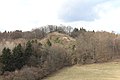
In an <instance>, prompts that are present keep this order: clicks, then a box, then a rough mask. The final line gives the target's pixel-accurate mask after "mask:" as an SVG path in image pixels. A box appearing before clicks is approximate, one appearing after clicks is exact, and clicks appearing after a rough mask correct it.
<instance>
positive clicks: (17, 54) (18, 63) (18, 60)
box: [13, 44, 25, 69]
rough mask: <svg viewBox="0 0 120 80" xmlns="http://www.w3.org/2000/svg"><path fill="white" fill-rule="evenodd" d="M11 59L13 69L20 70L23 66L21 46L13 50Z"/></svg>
mask: <svg viewBox="0 0 120 80" xmlns="http://www.w3.org/2000/svg"><path fill="white" fill-rule="evenodd" d="M13 59H14V64H15V67H16V68H17V69H21V68H22V67H23V65H24V64H25V61H24V57H23V49H22V46H21V44H19V45H18V46H16V47H15V48H14V49H13Z"/></svg>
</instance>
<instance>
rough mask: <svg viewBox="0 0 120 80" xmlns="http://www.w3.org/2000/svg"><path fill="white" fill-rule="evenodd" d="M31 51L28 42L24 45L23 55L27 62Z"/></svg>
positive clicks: (30, 43)
mask: <svg viewBox="0 0 120 80" xmlns="http://www.w3.org/2000/svg"><path fill="white" fill-rule="evenodd" d="M32 53H33V49H32V42H30V41H28V42H27V44H26V49H25V53H24V59H25V61H27V60H28V59H29V57H30V56H31V55H32Z"/></svg>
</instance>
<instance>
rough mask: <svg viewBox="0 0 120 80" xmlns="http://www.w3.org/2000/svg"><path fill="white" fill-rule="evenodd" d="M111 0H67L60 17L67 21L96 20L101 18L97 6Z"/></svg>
mask: <svg viewBox="0 0 120 80" xmlns="http://www.w3.org/2000/svg"><path fill="white" fill-rule="evenodd" d="M107 1H110V0H67V1H66V3H65V4H64V6H63V7H62V8H61V10H60V12H59V13H60V14H59V18H60V19H61V20H63V21H65V22H73V21H94V20H95V19H98V18H99V15H98V13H97V11H98V10H97V9H96V6H97V5H98V4H102V3H105V2H107Z"/></svg>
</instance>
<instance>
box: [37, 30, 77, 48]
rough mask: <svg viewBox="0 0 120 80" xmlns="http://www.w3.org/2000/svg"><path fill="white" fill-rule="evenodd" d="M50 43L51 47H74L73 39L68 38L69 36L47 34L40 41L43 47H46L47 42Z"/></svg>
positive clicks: (56, 33)
mask: <svg viewBox="0 0 120 80" xmlns="http://www.w3.org/2000/svg"><path fill="white" fill-rule="evenodd" d="M48 40H49V41H50V42H51V44H52V47H56V46H60V47H64V48H65V49H71V48H72V46H74V45H75V41H76V40H75V39H74V38H72V37H70V36H69V35H66V34H62V33H58V32H53V33H49V34H48V35H47V36H46V37H45V38H44V39H42V40H40V41H39V42H41V43H42V44H43V46H47V41H48Z"/></svg>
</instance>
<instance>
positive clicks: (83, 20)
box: [0, 0, 120, 33]
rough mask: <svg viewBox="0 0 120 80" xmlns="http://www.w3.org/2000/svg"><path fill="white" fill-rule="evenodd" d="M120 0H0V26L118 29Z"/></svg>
mask: <svg viewBox="0 0 120 80" xmlns="http://www.w3.org/2000/svg"><path fill="white" fill-rule="evenodd" d="M119 4H120V0H0V30H1V31H4V30H8V31H11V30H16V29H17V30H18V29H20V30H24V31H26V30H31V29H32V28H36V27H40V26H44V25H49V24H50V25H51V24H53V25H60V24H63V25H71V26H74V27H78V28H79V27H84V28H86V29H87V30H93V29H94V30H99V31H100V30H105V31H110V32H111V31H115V32H119V33H120V22H119V21H120V5H119Z"/></svg>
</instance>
